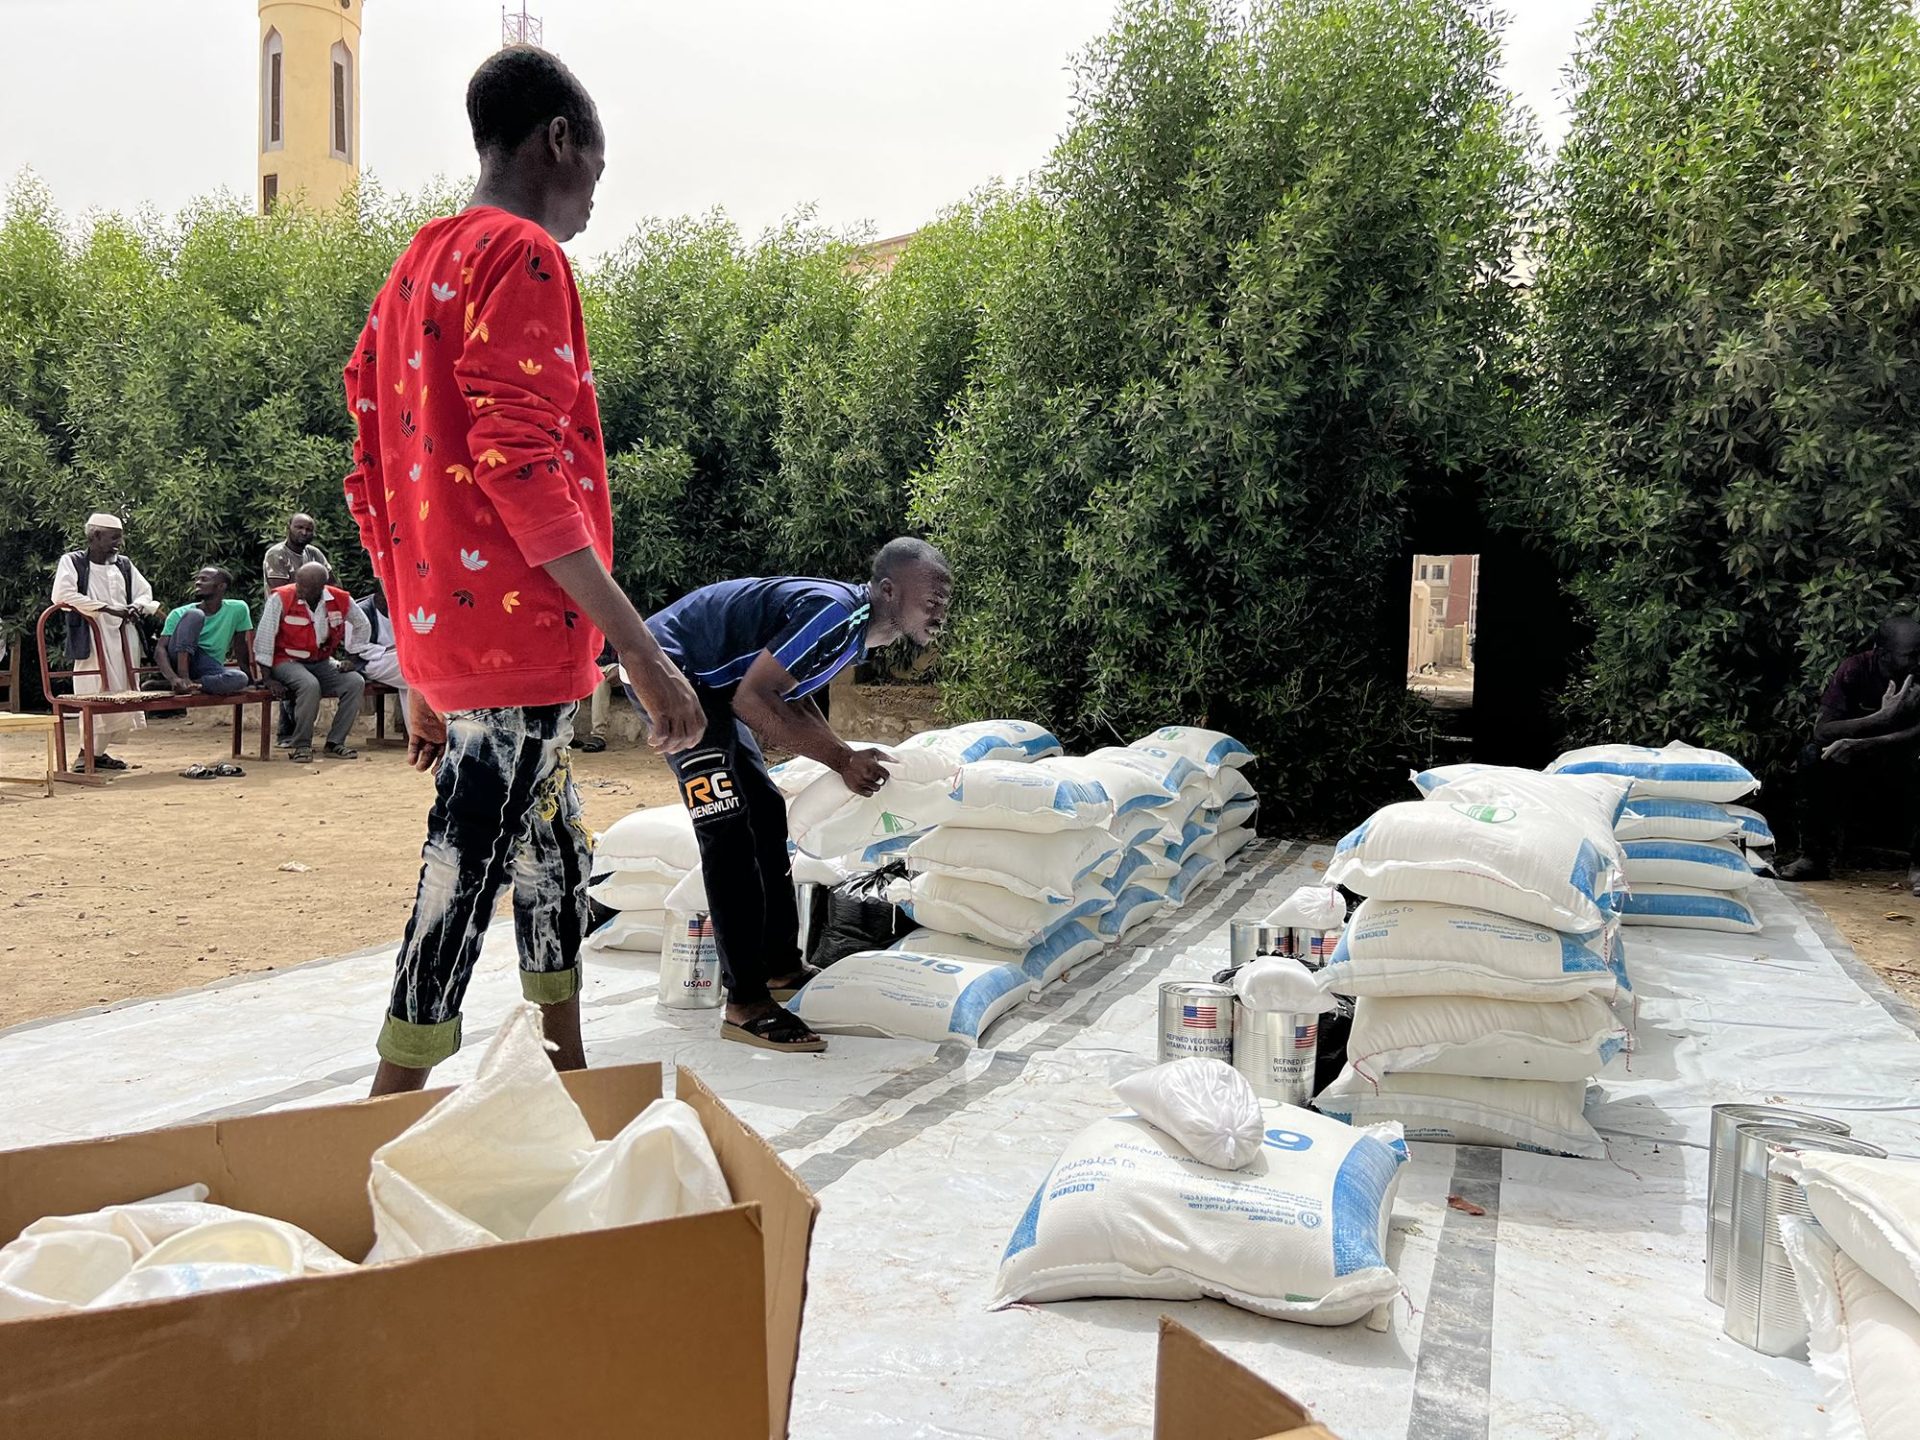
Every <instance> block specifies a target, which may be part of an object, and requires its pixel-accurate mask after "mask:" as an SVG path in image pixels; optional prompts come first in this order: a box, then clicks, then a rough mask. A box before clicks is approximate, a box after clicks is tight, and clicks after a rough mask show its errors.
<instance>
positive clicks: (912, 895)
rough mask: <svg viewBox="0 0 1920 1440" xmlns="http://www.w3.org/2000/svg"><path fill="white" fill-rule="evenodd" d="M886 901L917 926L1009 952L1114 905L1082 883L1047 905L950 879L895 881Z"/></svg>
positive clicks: (1096, 887)
mask: <svg viewBox="0 0 1920 1440" xmlns="http://www.w3.org/2000/svg"><path fill="white" fill-rule="evenodd" d="M887 898H888V899H889V900H891V901H892V902H893V903H894V904H896V905H898V906H899V907H900V908H901V909H902V910H904V911H905V912H906V913H907V916H908V918H909V919H911V920H912V921H913V923H914V924H916V925H924V926H926V927H927V928H928V929H929V930H944V931H946V932H947V934H949V935H967V936H971V937H972V938H973V939H975V940H981V941H984V942H985V943H987V944H989V945H999V946H1001V947H1003V948H1004V949H1008V950H1029V949H1032V948H1033V947H1034V946H1035V945H1038V944H1040V943H1041V942H1042V941H1044V940H1046V939H1047V938H1048V937H1049V936H1050V935H1052V934H1053V933H1054V932H1055V931H1057V930H1059V929H1061V928H1063V927H1064V926H1066V925H1069V924H1071V923H1073V922H1074V921H1079V920H1085V921H1091V920H1093V919H1094V918H1095V917H1097V916H1100V915H1103V914H1105V913H1106V911H1107V910H1108V909H1109V908H1110V907H1111V906H1112V904H1113V897H1112V896H1111V895H1109V894H1107V892H1106V891H1105V890H1104V889H1102V888H1101V886H1100V882H1099V881H1098V880H1091V881H1088V882H1086V883H1085V885H1084V886H1083V888H1082V889H1080V890H1078V891H1076V892H1075V894H1074V896H1073V897H1072V898H1071V899H1068V900H1064V901H1060V902H1057V903H1049V902H1047V901H1045V900H1033V899H1029V898H1028V897H1027V896H1025V895H1015V894H1014V893H1013V892H1012V891H1010V890H1003V889H1001V888H1000V887H999V886H998V885H982V884H981V883H980V882H979V881H977V880H956V879H954V878H952V877H951V876H948V875H916V876H914V877H913V879H911V880H896V881H894V882H893V883H892V884H891V885H889V886H888V887H887Z"/></svg>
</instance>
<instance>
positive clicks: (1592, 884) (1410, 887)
mask: <svg viewBox="0 0 1920 1440" xmlns="http://www.w3.org/2000/svg"><path fill="white" fill-rule="evenodd" d="M1590 829H1591V825H1590V823H1589V822H1588V821H1587V820H1586V819H1585V818H1583V817H1579V816H1574V815H1570V814H1569V813H1568V812H1567V811H1566V810H1565V809H1564V808H1562V807H1559V806H1553V805H1547V804H1544V803H1540V802H1534V801H1528V800H1524V799H1522V798H1521V797H1519V796H1517V795H1516V796H1515V797H1514V798H1513V800H1512V801H1511V803H1506V804H1500V803H1495V804H1469V803H1467V802H1465V801H1459V802H1453V803H1443V802H1440V801H1437V800H1408V801H1404V802H1403V803H1401V804H1398V805H1389V806H1387V807H1386V809H1384V810H1379V811H1376V812H1375V813H1374V815H1373V817H1372V818H1371V819H1369V820H1367V821H1366V822H1365V823H1363V824H1362V825H1361V826H1360V827H1359V828H1358V829H1356V830H1354V831H1352V832H1351V833H1350V834H1348V835H1347V836H1346V837H1345V838H1344V839H1342V840H1341V841H1340V843H1339V844H1338V845H1337V846H1335V847H1334V852H1333V861H1332V863H1331V864H1329V865H1328V866H1327V883H1328V884H1330V885H1344V886H1345V887H1346V888H1347V889H1349V890H1352V891H1355V892H1356V893H1358V894H1361V895H1365V896H1367V897H1368V898H1370V899H1374V900H1432V901H1437V902H1440V903H1442V904H1447V905H1466V906H1470V907H1472V908H1473V909H1476V910H1492V911H1494V912H1495V913H1496V914H1500V915H1510V916H1512V917H1513V918H1514V919H1516V920H1527V921H1531V922H1532V923H1534V924H1536V925H1545V926H1547V927H1548V928H1549V929H1554V930H1566V931H1570V932H1572V933H1574V934H1579V935H1584V934H1587V933H1589V932H1591V931H1594V930H1598V929H1600V928H1601V927H1603V926H1604V925H1606V924H1607V922H1608V921H1609V920H1611V919H1612V918H1613V916H1614V913H1615V910H1616V903H1617V897H1618V894H1619V892H1620V891H1622V890H1623V889H1624V886H1625V882H1624V879H1623V877H1622V876H1621V874H1620V870H1619V866H1618V863H1617V861H1616V859H1615V856H1617V855H1618V853H1619V847H1618V846H1617V844H1615V842H1614V841H1613V840H1612V838H1611V836H1609V837H1608V838H1607V840H1606V842H1605V846H1604V848H1603V847H1602V845H1601V844H1598V843H1596V841H1595V840H1594V838H1593V837H1592V836H1591V835H1590V834H1589V831H1590Z"/></svg>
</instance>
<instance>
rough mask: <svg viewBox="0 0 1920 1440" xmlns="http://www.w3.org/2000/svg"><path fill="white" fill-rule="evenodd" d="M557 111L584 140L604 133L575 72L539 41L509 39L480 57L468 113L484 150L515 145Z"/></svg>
mask: <svg viewBox="0 0 1920 1440" xmlns="http://www.w3.org/2000/svg"><path fill="white" fill-rule="evenodd" d="M556 117H558V118H561V119H564V120H565V121H566V122H567V127H568V129H570V130H571V131H572V132H573V137H574V139H575V140H576V141H578V142H579V143H580V144H582V145H591V144H593V143H594V141H596V140H598V139H599V138H600V116H599V114H598V113H597V112H596V111H595V110H594V108H593V97H592V96H590V95H588V94H587V87H586V86H584V85H582V84H581V83H580V81H579V79H578V78H577V77H576V76H575V75H574V73H573V72H572V71H571V70H569V69H568V68H567V67H566V66H565V65H563V64H561V63H560V58H559V56H557V55H554V54H552V53H550V52H549V51H546V50H542V49H541V48H540V47H539V46H537V45H509V46H507V47H506V48H505V49H504V50H496V51H495V52H494V53H493V54H491V55H489V56H488V57H487V58H486V59H485V60H482V61H481V62H480V68H479V69H478V70H476V71H474V72H473V79H471V80H469V81H468V82H467V119H468V121H469V122H470V123H471V124H472V125H473V146H474V149H476V150H478V151H479V152H480V153H481V154H482V155H485V154H487V153H488V152H489V151H504V150H514V149H517V148H518V147H519V145H520V142H521V141H523V140H525V139H526V138H527V137H528V136H529V135H531V134H533V133H534V132H535V131H536V130H541V129H544V128H545V127H546V126H547V124H548V123H549V122H550V121H552V120H553V119H555V118H556Z"/></svg>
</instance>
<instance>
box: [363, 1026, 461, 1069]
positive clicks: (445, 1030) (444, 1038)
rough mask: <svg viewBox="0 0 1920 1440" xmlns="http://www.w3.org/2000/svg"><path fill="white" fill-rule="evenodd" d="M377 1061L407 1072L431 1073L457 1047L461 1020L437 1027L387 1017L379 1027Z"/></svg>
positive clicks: (458, 1046)
mask: <svg viewBox="0 0 1920 1440" xmlns="http://www.w3.org/2000/svg"><path fill="white" fill-rule="evenodd" d="M375 1048H377V1049H378V1050H379V1052H380V1058H381V1059H382V1060H385V1061H387V1062H388V1063H389V1064H392V1065H404V1066H405V1067H406V1068H407V1069H409V1070H431V1069H432V1068H433V1067H434V1066H436V1065H438V1064H439V1063H440V1062H441V1061H442V1060H445V1059H447V1058H448V1057H449V1056H451V1055H452V1054H453V1052H454V1051H456V1050H458V1049H459V1048H460V1017H459V1016H458V1015H456V1016H454V1017H453V1018H452V1019H451V1020H442V1021H441V1022H440V1023H439V1024H438V1025H416V1024H414V1023H413V1022H412V1021H410V1020H402V1019H400V1018H399V1017H398V1016H394V1015H389V1016H388V1017H387V1022H386V1024H384V1025H382V1026H381V1027H380V1043H379V1045H378V1046H377V1047H375Z"/></svg>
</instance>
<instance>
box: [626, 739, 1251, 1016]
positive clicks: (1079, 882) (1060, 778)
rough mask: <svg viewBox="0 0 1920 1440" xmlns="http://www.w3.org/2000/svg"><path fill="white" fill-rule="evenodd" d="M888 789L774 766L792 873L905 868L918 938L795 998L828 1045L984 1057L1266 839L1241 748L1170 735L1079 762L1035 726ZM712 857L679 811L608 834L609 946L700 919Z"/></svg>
mask: <svg viewBox="0 0 1920 1440" xmlns="http://www.w3.org/2000/svg"><path fill="white" fill-rule="evenodd" d="M879 748H882V749H884V750H886V752H887V753H888V754H889V755H891V756H893V757H894V758H893V760H892V761H891V762H890V763H889V765H888V772H889V779H888V783H887V785H886V786H885V787H883V788H882V789H881V790H880V791H879V793H877V794H875V795H873V796H868V797H861V796H856V795H853V794H851V793H850V792H849V791H848V790H847V788H846V786H845V785H844V784H842V783H841V781H840V779H839V777H838V776H837V775H833V774H831V773H830V772H829V771H828V770H827V769H826V767H825V766H823V765H820V764H817V763H816V762H814V761H811V760H804V759H797V760H790V761H787V762H785V763H784V764H781V765H777V766H775V767H774V768H773V771H772V775H773V779H774V783H775V784H776V785H778V786H779V788H780V790H781V792H782V793H783V794H784V795H785V796H786V797H787V815H788V827H789V833H790V835H791V840H792V848H793V851H794V875H795V878H796V879H797V880H800V881H802V882H815V883H820V884H836V883H838V882H839V881H841V880H845V879H847V878H850V877H852V876H855V875H859V874H864V873H867V872H870V871H872V870H875V869H877V868H879V867H880V866H882V865H885V864H887V863H889V862H891V861H896V860H897V861H902V862H904V863H905V865H906V867H907V869H908V872H909V878H908V879H907V880H905V881H897V882H895V885H894V887H893V894H892V896H891V898H892V899H893V900H894V901H895V903H897V904H898V905H899V906H900V907H901V909H902V910H903V911H904V912H905V913H906V914H907V915H908V916H909V917H910V918H911V919H912V920H913V921H914V922H915V925H916V927H917V928H916V929H915V930H914V931H913V933H912V934H910V935H908V936H907V937H905V938H904V939H903V940H901V941H900V942H899V943H898V944H896V945H894V946H893V947H892V948H891V949H890V950H885V951H864V952H861V953H859V954H855V955H850V956H847V957H846V958H845V959H843V960H841V961H839V962H838V963H837V964H835V965H833V966H832V967H831V968H830V970H829V971H828V972H827V973H826V974H824V975H822V976H821V977H820V978H819V979H817V980H815V981H814V982H813V983H812V984H810V985H808V986H807V987H806V988H805V989H804V990H803V991H802V992H801V994H800V995H799V996H798V997H797V998H796V999H795V1000H794V1002H793V1006H792V1008H793V1009H794V1011H795V1013H797V1014H799V1015H800V1016H801V1018H803V1019H804V1020H806V1021H807V1022H808V1023H809V1024H811V1025H812V1026H813V1027H814V1028H815V1029H817V1030H820V1031H822V1032H823V1033H829V1034H873V1035H888V1036H900V1037H906V1038H918V1039H924V1040H930V1041H935V1042H939V1041H948V1040H953V1041H959V1042H960V1043H962V1044H966V1045H975V1044H978V1043H979V1042H980V1037H981V1035H982V1034H983V1033H984V1032H985V1031H986V1029H987V1028H988V1027H989V1026H990V1025H991V1024H992V1023H993V1022H994V1021H995V1020H996V1019H997V1018H998V1017H999V1016H1001V1015H1002V1014H1004V1013H1005V1012H1006V1011H1008V1010H1009V1009H1011V1008H1013V1007H1014V1006H1015V1005H1018V1004H1019V1003H1020V1002H1021V1001H1023V1000H1025V999H1027V998H1029V997H1030V996H1031V995H1033V994H1036V993H1038V992H1039V991H1040V990H1041V989H1042V988H1043V987H1045V986H1048V985H1053V984H1056V983H1059V982H1061V981H1063V980H1065V979H1067V978H1068V977H1069V976H1070V974H1071V972H1072V971H1073V969H1074V968H1075V967H1076V966H1080V965H1084V964H1085V963H1086V962H1087V961H1088V960H1090V959H1092V958H1093V957H1094V956H1096V955H1098V954H1100V953H1101V952H1102V951H1104V950H1105V949H1106V948H1107V947H1108V946H1110V945H1113V944H1115V943H1117V942H1119V941H1121V940H1123V939H1124V938H1125V937H1126V936H1127V935H1129V934H1130V933H1132V932H1133V931H1134V930H1136V929H1138V928H1139V927H1140V926H1141V925H1143V924H1145V923H1146V922H1147V921H1149V920H1151V919H1153V918H1154V917H1155V916H1156V915H1158V914H1161V913H1163V912H1164V911H1167V910H1170V909H1176V908H1178V907H1179V906H1181V905H1184V904H1185V903H1186V902H1187V901H1189V900H1191V899H1192V898H1193V897H1194V896H1196V895H1198V894H1199V893H1201V892H1202V891H1203V890H1205V889H1206V888H1207V886H1209V885H1211V884H1212V883H1213V882H1214V881H1215V880H1216V879H1217V878H1218V877H1219V875H1220V874H1221V872H1222V870H1223V869H1224V868H1225V866H1226V865H1227V864H1228V863H1229V862H1230V861H1231V860H1232V859H1233V858H1234V857H1235V856H1236V855H1238V854H1239V852H1240V851H1241V850H1242V849H1243V848H1244V847H1245V846H1246V845H1247V844H1248V843H1249V842H1251V841H1252V840H1253V838H1254V828H1253V827H1254V821H1255V819H1256V817H1257V815H1258V811H1259V797H1258V796H1257V795H1256V794H1255V793H1254V789H1253V786H1252V785H1251V784H1250V783H1249V782H1248V781H1247V779H1246V777H1245V776H1244V775H1242V774H1241V769H1242V767H1244V766H1245V765H1247V764H1248V763H1249V762H1250V761H1252V759H1253V758H1254V757H1253V754H1252V752H1251V751H1249V750H1248V749H1247V748H1246V746H1244V745H1242V744H1240V742H1239V741H1237V740H1234V739H1233V738H1232V737H1230V736H1227V735H1223V734H1221V733H1219V732H1218V731H1212V730H1202V729H1197V728H1194V727H1190V726H1167V727H1164V728H1162V729H1160V730H1157V731H1155V732H1154V733H1153V734H1151V735H1148V736H1144V737H1142V738H1141V739H1140V740H1138V741H1136V742H1134V744H1132V745H1129V746H1111V747H1108V748H1106V749H1102V750H1098V751H1095V752H1094V753H1093V754H1091V755H1086V756H1066V755H1063V754H1062V753H1061V745H1060V742H1059V740H1058V739H1056V738H1055V737H1054V736H1053V735H1052V734H1051V733H1050V732H1049V731H1047V730H1045V729H1044V728H1042V727H1041V726H1038V725H1035V724H1032V723H1030V722H1027V721H1022V720H985V721H979V722H976V723H973V724H967V725H957V726H954V727H952V728H950V729H944V730H930V731H927V732H924V733H923V734H920V735H916V736H914V737H913V738H912V739H910V740H906V741H903V742H901V743H899V744H897V745H893V744H890V745H885V746H881V747H879ZM699 858H700V857H699V849H698V846H697V844H696V843H695V841H694V836H693V827H692V824H691V822H690V821H689V820H688V819H687V814H686V811H685V809H684V808H683V807H681V806H679V805H663V806H656V807H654V808H652V809H648V810H640V811H636V812H635V813H634V814H632V815H629V816H627V817H626V818H625V819H623V820H620V821H619V822H617V823H616V824H615V825H614V826H613V827H612V828H610V829H609V830H607V831H606V832H605V833H604V834H602V835H601V836H600V837H599V840H598V842H597V843H596V845H595V849H594V861H593V883H592V885H591V887H590V888H589V891H588V893H589V894H590V895H592V896H593V898H594V899H596V900H598V901H599V902H600V903H601V904H602V905H605V906H607V907H608V908H609V909H611V910H613V911H614V912H615V913H614V914H613V916H612V917H611V918H610V919H608V920H607V921H606V922H605V923H604V924H603V925H601V926H600V927H599V928H598V929H597V930H595V932H594V933H593V935H592V936H591V937H590V939H589V942H588V943H589V944H590V945H591V946H593V947H594V948H597V949H601V950H618V951H642V952H656V953H657V952H658V951H659V950H660V948H661V937H662V933H663V931H664V929H665V926H666V923H667V909H668V905H667V901H668V897H669V895H673V896H674V897H675V905H674V909H675V910H676V911H681V910H686V911H690V912H691V911H696V910H699V909H703V908H704V907H705V903H706V902H705V899H704V891H703V890H701V889H700V886H699V878H700V875H699Z"/></svg>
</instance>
